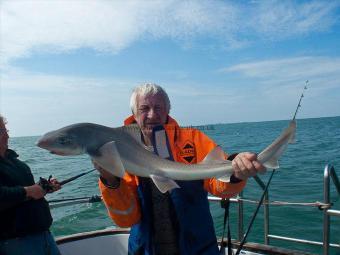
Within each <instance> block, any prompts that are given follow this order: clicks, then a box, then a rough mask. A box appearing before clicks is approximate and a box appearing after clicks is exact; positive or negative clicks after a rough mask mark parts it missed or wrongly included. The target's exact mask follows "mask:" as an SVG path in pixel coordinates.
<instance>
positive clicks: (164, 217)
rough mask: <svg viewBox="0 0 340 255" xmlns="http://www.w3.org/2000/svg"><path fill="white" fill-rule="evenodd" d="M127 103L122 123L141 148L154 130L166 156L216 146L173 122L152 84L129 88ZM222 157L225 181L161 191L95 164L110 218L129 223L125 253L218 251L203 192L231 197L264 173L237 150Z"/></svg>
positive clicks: (190, 155)
mask: <svg viewBox="0 0 340 255" xmlns="http://www.w3.org/2000/svg"><path fill="white" fill-rule="evenodd" d="M130 106H131V110H132V114H133V115H132V116H130V117H129V118H127V119H126V120H125V125H129V124H132V123H137V124H138V126H139V127H140V130H141V137H142V140H143V141H144V143H145V145H146V147H147V148H148V149H149V150H151V151H154V152H155V153H157V150H155V143H156V142H157V141H156V138H155V130H158V131H159V130H160V129H162V130H164V131H165V134H166V143H164V145H163V146H164V147H165V148H163V149H166V150H167V153H165V154H166V155H168V157H167V158H168V159H169V160H174V161H177V162H181V163H186V164H195V163H199V162H201V161H202V160H203V159H204V158H205V157H206V155H207V154H209V152H211V151H212V150H213V149H214V148H215V147H216V146H217V145H216V144H215V143H214V142H213V141H212V140H211V139H210V138H209V137H207V136H206V135H204V134H203V133H202V132H200V131H199V130H197V129H191V128H180V127H179V126H178V124H177V122H176V121H175V120H174V119H172V118H171V117H170V116H169V112H170V100H169V97H168V95H167V94H166V92H165V91H164V90H163V89H162V88H161V87H160V86H158V85H155V84H144V85H141V86H139V87H137V88H135V89H134V91H133V93H132V96H131V100H130ZM228 159H230V160H232V166H233V170H234V173H233V175H232V177H231V180H230V182H229V183H225V182H220V181H218V180H216V179H215V178H212V179H207V180H199V181H176V182H177V184H178V185H179V186H180V188H177V189H173V190H172V191H171V192H166V193H165V194H162V193H161V192H160V191H158V189H157V188H156V187H155V185H154V184H153V182H152V181H150V179H149V178H142V177H136V176H132V175H129V174H126V175H125V176H124V178H122V179H119V178H117V177H115V176H113V175H111V174H109V173H108V172H106V171H104V169H101V168H100V167H98V166H97V165H95V166H96V167H97V169H98V170H99V172H100V173H101V178H100V181H99V187H100V189H101V192H102V196H103V199H104V202H105V204H106V207H107V209H108V212H109V215H110V217H111V218H112V219H113V220H114V221H115V223H116V224H117V225H118V226H121V227H131V231H130V237H129V254H148V255H149V254H150V255H151V254H157V255H158V254H162V255H174V254H182V255H189V254H193V255H196V254H218V246H217V240H216V236H215V231H214V227H213V221H212V217H211V214H210V211H209V203H208V199H207V192H210V193H211V194H213V195H216V196H219V197H231V196H234V195H236V194H237V193H239V192H240V191H241V190H242V189H243V187H244V186H245V180H246V179H247V178H248V177H250V176H254V175H255V174H257V173H258V172H264V171H265V168H264V166H262V164H260V163H259V162H258V161H257V160H256V154H253V153H249V152H244V153H239V154H238V155H237V156H235V157H230V156H229V158H228ZM128 171H129V170H128V169H127V172H128Z"/></svg>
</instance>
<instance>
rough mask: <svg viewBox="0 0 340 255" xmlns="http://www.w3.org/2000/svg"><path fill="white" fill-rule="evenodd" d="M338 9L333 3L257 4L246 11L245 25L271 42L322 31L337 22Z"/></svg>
mask: <svg viewBox="0 0 340 255" xmlns="http://www.w3.org/2000/svg"><path fill="white" fill-rule="evenodd" d="M338 7H339V2H335V1H334V2H324V1H308V2H305V3H302V2H301V3H300V4H296V3H294V2H292V1H259V4H258V5H256V6H253V8H251V9H250V12H251V15H250V19H249V21H250V22H249V26H250V27H251V28H252V29H254V30H255V31H257V32H258V33H259V34H260V35H263V36H266V37H267V38H270V39H272V40H278V39H281V38H285V37H288V36H294V35H298V34H302V35H303V34H308V33H310V32H318V31H325V30H327V29H329V28H330V27H331V26H332V25H333V24H335V23H336V22H338V17H337V15H336V13H335V11H336V10H337V9H338Z"/></svg>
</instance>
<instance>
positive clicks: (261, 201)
mask: <svg viewBox="0 0 340 255" xmlns="http://www.w3.org/2000/svg"><path fill="white" fill-rule="evenodd" d="M308 82H309V81H308V80H307V81H306V85H305V86H304V88H303V90H302V93H301V96H300V99H299V103H298V105H297V107H296V110H295V114H294V116H293V120H295V117H296V114H297V113H298V111H299V108H300V107H301V100H302V98H303V97H304V95H303V93H304V91H305V90H306V89H307V85H308ZM274 173H275V169H273V172H272V174H271V175H270V178H269V180H268V183H267V185H266V187H265V189H264V191H263V194H262V196H261V199H260V201H259V204H258V205H257V207H256V210H255V212H254V214H253V217H252V219H251V221H250V223H249V226H248V228H247V231H246V233H245V235H244V236H243V238H242V241H241V243H240V245H239V247H238V249H237V251H236V254H235V255H239V254H240V252H241V250H242V247H243V245H244V243H245V242H246V240H247V237H248V234H249V232H250V229H251V227H252V226H253V223H254V221H255V218H256V216H257V213H258V211H259V209H260V207H261V206H262V203H263V200H264V197H265V194H266V193H267V190H268V187H269V184H270V182H271V180H272V178H273V175H274Z"/></svg>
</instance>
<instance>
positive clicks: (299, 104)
mask: <svg viewBox="0 0 340 255" xmlns="http://www.w3.org/2000/svg"><path fill="white" fill-rule="evenodd" d="M308 82H309V81H308V80H307V81H306V85H305V86H304V88H303V90H302V93H301V96H300V99H299V103H298V105H297V107H296V110H295V113H294V117H293V120H295V117H296V114H297V113H298V111H299V108H300V107H301V100H302V98H303V97H304V95H303V92H305V90H306V89H307V85H308Z"/></svg>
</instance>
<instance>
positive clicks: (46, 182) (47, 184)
mask: <svg viewBox="0 0 340 255" xmlns="http://www.w3.org/2000/svg"><path fill="white" fill-rule="evenodd" d="M95 170H96V169H91V170H89V171H86V172H84V173H81V174H78V175H76V176H73V177H70V178H68V179H66V180H63V181H61V182H59V184H60V185H61V186H62V185H64V184H66V183H69V182H71V181H73V180H76V179H78V178H79V177H82V176H84V175H86V174H89V173H91V172H93V171H95ZM51 178H52V175H50V176H49V177H48V179H45V178H42V177H40V179H39V182H38V184H39V185H40V186H41V187H42V188H43V189H44V190H45V191H46V193H48V192H50V191H53V188H52V185H51ZM28 200H29V199H26V200H24V201H21V202H13V203H6V204H1V205H0V212H1V211H3V210H6V209H8V208H10V207H12V206H16V205H18V204H21V203H23V202H26V201H28Z"/></svg>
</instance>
